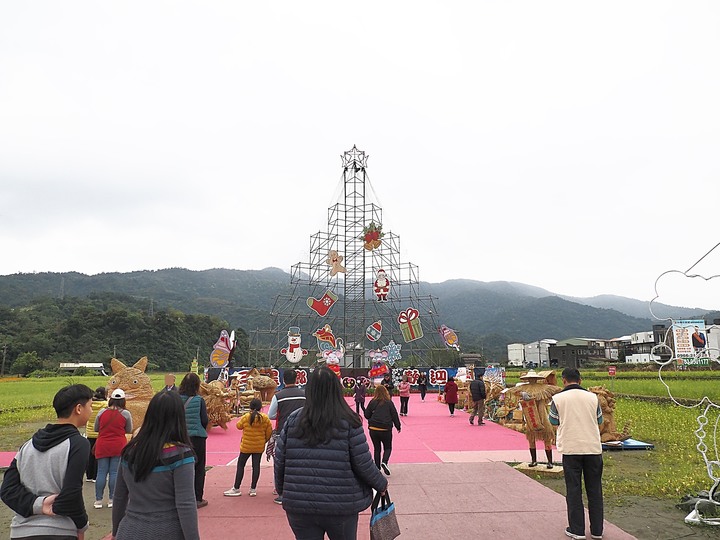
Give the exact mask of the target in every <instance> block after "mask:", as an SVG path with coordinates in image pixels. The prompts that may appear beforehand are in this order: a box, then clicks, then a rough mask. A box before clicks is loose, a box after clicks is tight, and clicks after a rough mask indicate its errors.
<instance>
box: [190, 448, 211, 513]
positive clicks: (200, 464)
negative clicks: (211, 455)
mask: <svg viewBox="0 0 720 540" xmlns="http://www.w3.org/2000/svg"><path fill="white" fill-rule="evenodd" d="M190 442H191V443H192V445H193V449H194V450H195V455H196V456H197V461H196V462H195V500H197V501H202V498H203V493H205V463H206V462H207V437H190Z"/></svg>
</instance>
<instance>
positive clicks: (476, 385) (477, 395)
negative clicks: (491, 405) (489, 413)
mask: <svg viewBox="0 0 720 540" xmlns="http://www.w3.org/2000/svg"><path fill="white" fill-rule="evenodd" d="M470 395H471V396H472V400H473V403H474V405H473V410H472V412H471V413H470V424H473V425H474V423H475V417H476V416H477V417H478V426H482V425H484V424H485V422H483V417H484V416H485V397H486V396H487V394H486V393H485V382H484V381H483V380H482V379H474V380H473V381H471V382H470Z"/></svg>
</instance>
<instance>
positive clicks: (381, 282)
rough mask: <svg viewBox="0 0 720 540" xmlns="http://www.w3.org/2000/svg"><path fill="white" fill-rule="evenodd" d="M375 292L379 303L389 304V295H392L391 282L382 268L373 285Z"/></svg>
mask: <svg viewBox="0 0 720 540" xmlns="http://www.w3.org/2000/svg"><path fill="white" fill-rule="evenodd" d="M373 291H374V292H375V296H377V301H378V302H387V301H388V294H390V280H389V279H388V278H387V273H386V272H385V270H383V269H382V268H381V269H380V270H378V272H377V278H376V279H375V283H373Z"/></svg>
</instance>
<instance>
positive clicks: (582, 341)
mask: <svg viewBox="0 0 720 540" xmlns="http://www.w3.org/2000/svg"><path fill="white" fill-rule="evenodd" d="M606 341H607V340H604V339H592V338H570V339H564V340H562V341H558V342H556V343H554V344H552V345H550V346H549V347H548V354H549V356H550V362H551V363H552V365H557V366H558V367H574V368H580V367H582V366H583V365H584V364H585V363H586V362H588V361H593V362H597V361H600V362H606V361H607V359H606V358H605V344H606ZM526 352H527V349H526Z"/></svg>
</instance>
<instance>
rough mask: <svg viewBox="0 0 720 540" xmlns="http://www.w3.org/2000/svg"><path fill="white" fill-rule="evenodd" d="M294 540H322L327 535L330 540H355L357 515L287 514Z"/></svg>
mask: <svg viewBox="0 0 720 540" xmlns="http://www.w3.org/2000/svg"><path fill="white" fill-rule="evenodd" d="M287 520H288V523H289V524H290V528H291V529H292V531H293V533H294V534H295V540H323V538H325V533H327V535H328V538H329V539H330V540H356V538H357V526H358V515H357V514H350V515H349V516H337V515H335V514H332V515H325V514H295V513H290V512H288V513H287Z"/></svg>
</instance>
